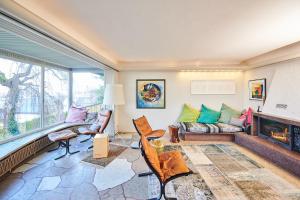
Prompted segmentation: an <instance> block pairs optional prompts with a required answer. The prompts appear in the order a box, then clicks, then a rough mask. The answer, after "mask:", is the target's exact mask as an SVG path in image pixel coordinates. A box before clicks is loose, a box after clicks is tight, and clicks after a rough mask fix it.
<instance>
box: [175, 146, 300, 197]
mask: <svg viewBox="0 0 300 200" xmlns="http://www.w3.org/2000/svg"><path fill="white" fill-rule="evenodd" d="M182 148H183V149H184V151H185V153H186V155H187V156H188V157H189V159H190V160H191V162H192V163H193V164H194V166H195V167H196V169H197V171H198V172H199V174H201V177H202V178H203V179H204V180H205V181H206V183H207V186H208V187H209V188H210V189H211V192H212V193H213V194H214V196H215V197H216V199H225V200H279V199H283V200H288V199H289V200H294V199H299V194H300V189H299V188H297V187H295V186H293V185H292V184H290V183H289V182H287V181H286V180H285V179H284V178H282V177H280V176H278V175H276V174H274V173H273V172H272V171H271V170H269V169H266V168H264V167H263V166H262V165H260V164H259V163H257V162H256V161H255V160H252V159H251V158H250V157H248V156H247V155H245V154H243V153H242V152H240V150H239V149H237V148H236V147H235V145H233V144H205V145H184V146H182ZM176 195H177V193H176Z"/></svg>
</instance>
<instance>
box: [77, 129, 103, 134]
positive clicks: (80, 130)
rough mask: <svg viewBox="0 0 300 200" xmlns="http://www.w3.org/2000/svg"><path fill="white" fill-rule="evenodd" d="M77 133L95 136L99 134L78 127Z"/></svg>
mask: <svg viewBox="0 0 300 200" xmlns="http://www.w3.org/2000/svg"><path fill="white" fill-rule="evenodd" d="M78 132H79V133H80V134H83V135H95V134H97V133H99V132H96V131H91V130H90V129H89V128H87V127H80V128H78Z"/></svg>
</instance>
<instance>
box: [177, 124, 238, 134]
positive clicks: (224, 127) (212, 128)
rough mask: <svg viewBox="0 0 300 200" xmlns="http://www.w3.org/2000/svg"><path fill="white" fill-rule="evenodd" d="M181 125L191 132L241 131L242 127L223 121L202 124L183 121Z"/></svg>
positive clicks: (185, 130)
mask: <svg viewBox="0 0 300 200" xmlns="http://www.w3.org/2000/svg"><path fill="white" fill-rule="evenodd" d="M181 126H182V128H183V130H184V132H192V133H200V134H206V133H234V132H241V131H243V129H242V128H241V127H238V126H234V125H230V124H224V123H217V124H202V123H195V122H183V123H181Z"/></svg>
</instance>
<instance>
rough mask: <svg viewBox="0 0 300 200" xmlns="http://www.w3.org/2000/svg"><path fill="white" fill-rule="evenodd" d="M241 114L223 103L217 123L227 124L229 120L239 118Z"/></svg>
mask: <svg viewBox="0 0 300 200" xmlns="http://www.w3.org/2000/svg"><path fill="white" fill-rule="evenodd" d="M241 113H242V112H240V111H237V110H235V109H233V108H231V107H229V106H227V105H226V104H224V103H223V104H222V108H221V115H220V119H219V122H220V123H226V124H229V122H230V120H231V118H238V117H240V116H241Z"/></svg>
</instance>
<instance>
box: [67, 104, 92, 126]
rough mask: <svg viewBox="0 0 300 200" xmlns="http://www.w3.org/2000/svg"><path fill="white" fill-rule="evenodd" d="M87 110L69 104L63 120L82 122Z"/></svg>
mask: <svg viewBox="0 0 300 200" xmlns="http://www.w3.org/2000/svg"><path fill="white" fill-rule="evenodd" d="M86 115H87V110H86V109H85V108H77V107H74V106H71V108H70V109H69V112H68V115H67V117H66V120H65V122H68V123H83V122H84V120H85V119H86Z"/></svg>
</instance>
